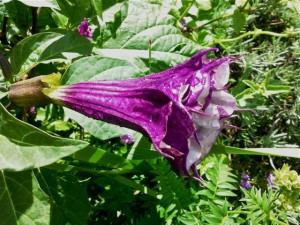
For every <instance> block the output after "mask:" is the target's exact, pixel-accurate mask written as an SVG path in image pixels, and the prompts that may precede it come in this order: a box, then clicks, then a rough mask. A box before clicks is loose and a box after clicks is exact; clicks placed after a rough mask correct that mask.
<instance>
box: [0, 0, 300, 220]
mask: <svg viewBox="0 0 300 225" xmlns="http://www.w3.org/2000/svg"><path fill="white" fill-rule="evenodd" d="M297 3H298V5H299V1H297V0H296V1H295V0H294V1H271V0H267V1H259V0H253V1H252V0H251V1H249V0H246V1H242V0H240V1H238V0H236V1H224V2H222V3H221V2H220V1H217V0H196V1H190V0H168V1H162V0H143V1H137V0H130V1H116V0H113V1H102V0H91V1H81V0H70V1H66V0H35V1H29V0H5V1H2V2H0V26H1V35H0V42H1V44H0V51H1V55H0V65H1V68H2V74H1V76H0V101H1V102H0V171H1V173H0V221H1V224H2V223H3V224H8V225H10V224H26V225H27V224H55V225H59V224H72V225H73V224H74V225H76V224H79V225H81V224H82V225H83V224H143V225H144V224H154V223H157V224H243V223H244V224H249V223H252V224H260V223H264V224H287V223H288V222H289V223H292V224H297V221H298V218H299V211H297V210H298V209H297V207H296V206H295V204H297V201H296V203H295V202H292V203H293V204H290V202H291V200H292V199H293V197H294V198H296V199H297V198H299V190H298V189H297V188H298V187H297V188H296V187H294V189H293V191H294V192H293V195H291V196H290V195H289V194H291V193H289V194H288V193H287V191H286V187H284V185H281V189H280V188H279V189H276V190H277V191H275V192H274V190H272V189H270V188H269V189H267V190H265V191H263V190H262V187H264V185H258V184H259V183H260V182H259V181H260V179H261V177H264V178H265V176H266V175H267V174H268V173H269V172H270V170H271V167H270V164H269V163H268V161H267V160H266V159H267V158H266V157H259V158H258V157H253V156H252V157H249V156H245V157H243V156H232V159H234V160H232V161H230V160H229V159H228V158H227V157H225V156H224V155H222V154H220V153H224V152H226V153H232V154H263V155H268V154H271V153H272V151H268V149H266V150H264V152H261V150H251V149H248V150H241V149H238V148H234V147H224V145H231V146H235V147H240V148H245V147H249V148H250V147H251V148H253V147H269V148H271V147H290V146H291V145H293V147H296V146H297V145H300V142H299V140H300V136H299V132H298V126H299V121H300V120H299V119H300V118H299V115H300V113H299V112H300V104H299V103H300V95H299V83H300V69H299V62H300V51H299V49H300V46H299V41H297V40H299V27H300V19H299V11H300V10H299V6H298V5H297ZM297 7H298V8H297ZM84 18H87V19H88V21H89V24H90V26H91V27H92V30H93V40H88V39H87V38H86V37H84V36H80V35H79V33H78V32H77V29H78V26H79V24H80V22H81V21H83V19H84ZM210 46H217V47H219V48H220V52H219V53H217V55H218V56H222V55H228V54H232V55H241V56H240V60H239V62H237V63H236V64H234V65H232V72H233V73H232V78H231V81H230V82H231V85H232V88H231V90H230V91H231V92H232V93H233V94H234V95H235V96H236V98H237V99H238V103H239V105H240V106H242V107H244V108H253V109H256V110H257V113H255V114H251V113H244V114H242V115H241V118H240V119H233V123H235V124H236V125H239V126H241V127H242V128H247V130H243V131H235V130H234V131H228V132H225V133H224V136H225V137H226V138H224V137H221V138H220V139H219V140H218V144H219V145H216V146H215V147H214V149H213V151H214V152H215V153H217V154H216V155H213V156H209V157H207V159H206V160H205V161H204V162H203V163H202V164H201V165H200V168H199V169H200V171H201V174H202V176H203V177H204V179H205V180H206V187H200V185H199V183H197V182H196V181H192V180H189V179H187V178H182V177H179V176H178V175H176V174H175V173H174V172H173V170H172V169H171V168H170V166H169V164H168V162H167V161H166V160H165V159H162V157H161V156H160V155H159V154H158V153H157V152H156V151H155V150H154V149H153V146H152V145H151V143H149V142H148V140H147V139H146V138H145V137H142V136H141V135H140V134H138V133H136V132H134V131H131V130H128V129H125V128H120V127H118V126H115V125H111V124H107V123H104V122H101V121H97V120H94V119H91V118H89V117H86V116H83V115H81V114H79V113H76V112H74V111H71V110H68V109H65V108H61V107H58V106H56V105H47V106H40V107H34V108H22V107H17V106H15V105H13V104H11V103H10V102H9V99H8V98H7V91H8V89H9V86H10V85H11V84H12V83H14V82H17V81H19V80H23V79H28V78H31V77H35V76H39V75H47V74H52V73H60V74H62V79H61V84H62V85H64V84H73V83H76V82H80V81H88V80H101V79H106V80H111V79H128V78H134V77H141V76H146V75H148V74H151V73H155V72H159V71H162V70H165V69H168V68H170V67H172V66H174V65H177V64H179V63H182V62H184V61H185V60H187V59H188V58H189V57H191V56H192V55H193V54H195V53H196V52H197V51H198V50H200V49H203V48H206V47H210ZM7 59H9V61H7ZM274 121H275V122H274ZM123 134H132V135H134V137H135V140H136V142H135V144H133V145H124V144H121V143H120V141H119V138H118V137H119V136H121V135H123ZM295 151H296V150H295V149H289V150H286V151H285V152H280V151H277V152H276V155H286V156H293V157H295ZM273 152H274V150H273ZM297 153H299V152H296V154H297ZM273 154H274V153H273ZM296 157H297V156H296ZM298 158H299V157H298ZM257 159H258V160H259V162H261V163H260V165H259V166H257V164H258V163H257V162H256V161H255V160H257ZM282 160H287V159H286V158H284V159H282V158H281V159H278V160H277V161H276V162H275V164H276V166H278V165H279V164H280V163H281V162H282ZM271 161H272V160H271ZM288 162H289V163H290V164H291V165H292V166H293V167H295V168H297V161H296V160H295V161H292V160H290V161H288ZM298 168H299V167H298ZM241 171H248V172H251V176H252V175H253V180H252V184H253V186H256V187H253V188H252V189H251V190H245V189H240V188H239V187H238V186H239V184H238V182H239V178H238V177H239V176H240V174H241ZM285 172H286V173H288V172H287V171H286V170H285ZM279 174H280V173H279ZM275 176H276V178H277V179H279V180H282V179H281V178H280V175H277V174H276V173H275ZM298 179H299V178H298ZM264 183H265V184H266V181H264ZM282 190H285V191H282ZM278 201H279V202H278ZM279 203H281V204H279Z"/></svg>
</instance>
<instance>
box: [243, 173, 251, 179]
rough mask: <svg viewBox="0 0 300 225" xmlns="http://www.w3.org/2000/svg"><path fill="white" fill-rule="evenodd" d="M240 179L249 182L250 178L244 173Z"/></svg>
mask: <svg viewBox="0 0 300 225" xmlns="http://www.w3.org/2000/svg"><path fill="white" fill-rule="evenodd" d="M241 178H242V179H243V180H250V176H249V175H248V174H247V173H245V172H244V173H243V174H242V176H241Z"/></svg>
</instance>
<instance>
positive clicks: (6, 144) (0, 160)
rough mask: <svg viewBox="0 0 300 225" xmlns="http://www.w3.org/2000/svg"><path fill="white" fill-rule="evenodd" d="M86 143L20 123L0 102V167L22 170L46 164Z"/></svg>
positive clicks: (80, 147)
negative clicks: (55, 135) (56, 135)
mask: <svg viewBox="0 0 300 225" xmlns="http://www.w3.org/2000/svg"><path fill="white" fill-rule="evenodd" d="M87 145H88V143H86V142H83V141H77V140H71V139H64V138H59V137H54V136H51V135H49V134H47V133H46V132H44V131H42V130H39V129H37V128H35V127H33V126H32V125H29V124H27V123H25V122H22V121H20V120H18V119H16V118H15V117H13V116H12V115H11V114H9V113H8V112H7V111H6V110H5V108H4V107H3V106H2V105H1V104H0V169H1V170H3V169H4V170H12V171H21V170H25V169H31V168H37V167H41V166H45V165H49V164H51V163H53V162H55V161H57V160H58V159H60V158H62V157H65V156H68V155H70V154H73V153H74V152H76V151H78V150H80V149H83V148H84V147H86V146H87Z"/></svg>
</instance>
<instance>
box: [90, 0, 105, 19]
mask: <svg viewBox="0 0 300 225" xmlns="http://www.w3.org/2000/svg"><path fill="white" fill-rule="evenodd" d="M92 4H93V7H94V9H95V11H96V14H97V15H98V16H100V18H102V11H103V7H102V0H92Z"/></svg>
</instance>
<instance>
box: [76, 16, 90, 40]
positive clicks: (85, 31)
mask: <svg viewBox="0 0 300 225" xmlns="http://www.w3.org/2000/svg"><path fill="white" fill-rule="evenodd" d="M78 33H79V34H80V35H82V36H86V37H87V38H88V39H89V40H91V39H92V37H93V34H92V28H91V27H90V26H89V23H88V21H87V19H86V18H84V20H83V21H82V22H81V23H80V25H79V28H78Z"/></svg>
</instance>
